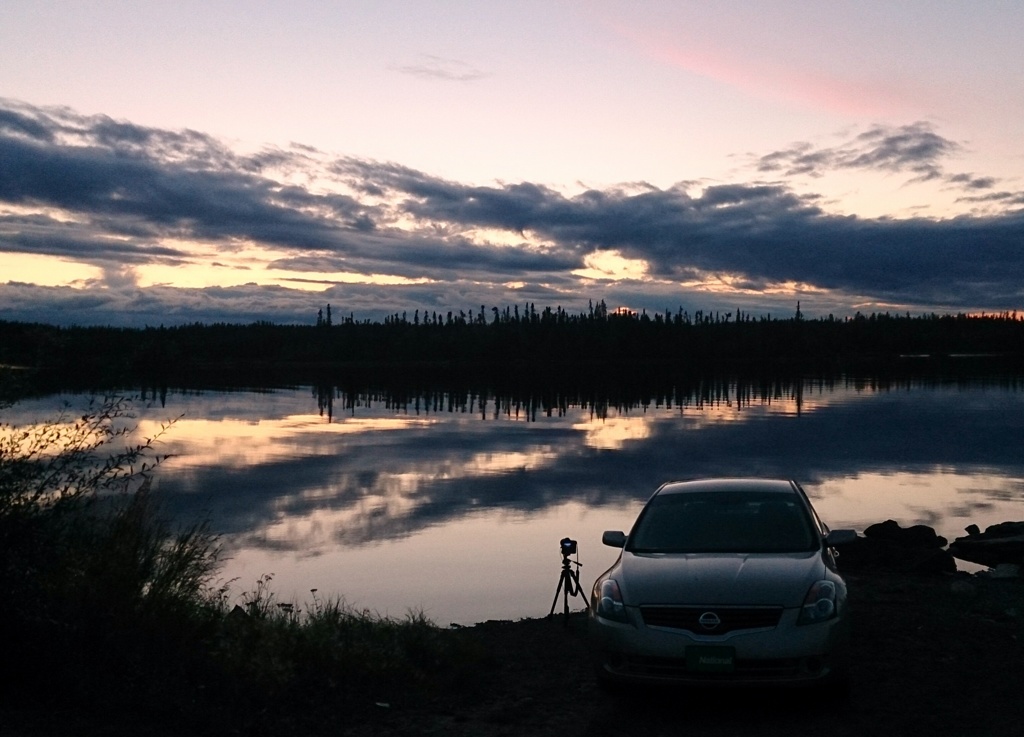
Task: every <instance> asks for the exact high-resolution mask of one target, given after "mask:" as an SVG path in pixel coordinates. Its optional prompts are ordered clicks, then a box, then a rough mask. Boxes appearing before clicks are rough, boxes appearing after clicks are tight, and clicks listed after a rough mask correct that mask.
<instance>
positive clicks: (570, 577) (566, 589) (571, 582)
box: [548, 550, 590, 627]
mask: <svg viewBox="0 0 1024 737" xmlns="http://www.w3.org/2000/svg"><path fill="white" fill-rule="evenodd" d="M582 565H583V564H582V563H580V562H579V561H574V560H569V554H568V553H566V552H565V551H564V550H563V551H562V574H561V575H560V576H559V577H558V588H556V589H555V598H554V599H553V600H552V602H551V611H550V612H548V619H551V618H552V617H553V616H554V615H555V604H557V603H558V594H559V592H561V593H562V611H563V616H564V625H565V626H566V627H568V626H569V597H570V596H579V597H581V598H582V599H583V606H584V607H585V608H586V610H587V611H588V612H589V611H590V604H588V603H587V595H586V594H585V593H584V592H583V587H582V586H580V567H581V566H582ZM571 566H576V570H575V571H574V570H573V569H572V568H571Z"/></svg>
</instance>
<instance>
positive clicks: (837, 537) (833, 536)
mask: <svg viewBox="0 0 1024 737" xmlns="http://www.w3.org/2000/svg"><path fill="white" fill-rule="evenodd" d="M854 542H857V531H856V530H830V531H829V533H828V534H827V535H825V544H826V545H827V546H828V547H830V548H833V547H835V546H836V545H849V544H850V543H854Z"/></svg>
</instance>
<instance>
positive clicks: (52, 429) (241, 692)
mask: <svg viewBox="0 0 1024 737" xmlns="http://www.w3.org/2000/svg"><path fill="white" fill-rule="evenodd" d="M131 417H132V415H131V402H130V401H128V400H126V399H122V398H114V399H107V400H105V401H102V402H99V403H96V404H94V405H92V406H91V407H90V409H89V410H88V411H87V412H85V413H84V414H82V415H79V416H75V417H73V418H72V417H70V416H69V415H68V413H65V414H62V415H60V416H59V417H58V418H56V419H55V420H53V421H51V422H48V423H45V424H42V425H39V426H36V427H31V428H27V429H25V428H18V427H14V426H11V425H9V424H0V595H2V596H3V600H4V602H5V605H4V606H3V607H0V632H2V633H4V635H5V636H6V638H7V644H6V647H5V648H4V657H3V658H0V678H3V679H4V681H5V682H6V683H12V684H15V687H16V688H15V689H14V690H9V691H7V692H5V695H6V696H8V697H11V696H20V697H25V696H28V697H32V698H35V699H39V698H51V699H57V700H59V701H60V702H61V703H62V705H65V706H75V707H77V708H89V709H94V710H98V711H99V713H101V714H102V716H101V717H100V718H101V719H109V718H111V715H120V716H118V718H126V717H125V716H124V715H130V714H134V715H136V716H137V717H141V718H142V719H151V720H152V719H158V720H159V721H160V722H162V723H165V724H166V723H174V724H178V725H180V726H183V727H186V728H187V729H188V730H189V732H191V733H198V732H221V733H222V732H224V731H225V730H228V731H232V732H237V731H246V732H250V733H270V732H274V733H276V734H280V733H282V732H292V731H301V732H303V734H311V733H317V732H321V731H323V730H324V729H329V728H330V729H335V730H337V729H343V728H344V727H345V726H347V725H349V724H351V723H352V722H353V721H359V720H364V719H366V718H368V717H369V715H370V714H372V713H373V712H374V710H375V709H376V710H379V709H380V707H379V706H376V705H377V704H379V703H382V702H387V703H389V704H390V703H401V702H409V701H415V700H418V699H421V698H423V697H424V696H428V695H431V694H437V693H439V692H441V691H442V690H443V689H445V688H446V687H450V686H451V685H452V684H453V683H455V682H457V681H458V682H466V681H467V680H468V679H469V678H470V677H471V676H469V675H468V674H469V673H470V671H471V666H473V665H474V664H475V663H476V662H478V658H477V656H476V654H475V653H473V652H471V651H470V650H467V646H466V644H465V643H464V642H463V641H461V640H457V639H456V638H455V637H454V633H452V632H448V631H445V630H441V629H438V628H437V627H435V626H434V625H433V624H432V623H430V622H429V621H428V620H427V619H425V618H424V617H423V616H422V615H416V614H411V615H410V616H409V617H407V618H406V619H404V620H395V619H391V618H382V617H379V616H376V615H374V614H371V613H369V612H366V611H356V610H353V609H352V608H350V607H348V606H347V605H346V604H345V602H344V600H342V599H328V600H322V599H320V598H318V597H317V596H316V592H315V591H314V592H313V602H312V604H311V605H310V606H308V607H305V608H303V607H300V606H299V605H297V604H287V603H281V602H278V601H277V600H276V598H275V596H274V594H273V592H272V591H271V590H270V582H271V579H272V576H270V575H266V576H263V577H262V578H260V579H259V580H258V582H257V584H256V588H255V590H254V591H252V592H249V593H247V594H243V595H242V597H241V605H236V606H235V607H234V608H231V604H230V603H229V594H228V591H229V590H228V587H227V585H224V586H221V587H220V588H214V587H213V585H212V584H211V581H212V580H213V577H214V574H215V572H216V570H217V565H218V556H219V553H220V548H219V545H218V541H217V538H216V537H215V536H214V535H213V534H212V533H211V532H210V530H209V527H208V526H207V524H206V523H203V522H201V523H197V524H194V525H191V526H187V527H185V528H182V529H180V530H177V531H173V530H172V529H171V528H170V527H169V526H168V525H167V523H166V522H165V521H163V520H162V519H161V518H160V516H159V514H158V511H159V510H158V505H157V504H156V502H155V500H154V499H153V496H152V494H151V492H150V485H149V480H150V474H151V473H152V471H153V469H154V468H155V467H156V466H157V465H158V464H160V463H161V462H162V461H163V460H164V458H163V457H160V456H158V455H156V454H155V453H154V444H155V441H156V438H150V439H146V440H144V441H143V442H141V443H139V444H136V445H128V446H125V447H124V448H123V449H120V450H113V451H111V450H110V449H111V448H113V447H114V446H115V445H116V444H117V443H118V442H120V441H123V440H124V439H125V438H126V437H128V434H129V431H130V421H131ZM165 429H166V426H165V427H164V428H161V433H162V432H163V431H164V430H165ZM15 633H16V634H15ZM12 635H13V636H12Z"/></svg>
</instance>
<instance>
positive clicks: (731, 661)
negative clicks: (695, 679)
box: [686, 645, 736, 673]
mask: <svg viewBox="0 0 1024 737" xmlns="http://www.w3.org/2000/svg"><path fill="white" fill-rule="evenodd" d="M735 665H736V651H735V649H733V648H731V647H718V646H715V645H691V646H690V647H688V648H686V669H687V670H689V671H695V672H698V673H732V670H733V668H734V667H735Z"/></svg>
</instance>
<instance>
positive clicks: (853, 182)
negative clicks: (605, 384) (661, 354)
mask: <svg viewBox="0 0 1024 737" xmlns="http://www.w3.org/2000/svg"><path fill="white" fill-rule="evenodd" d="M1021 48H1024V4H1021V3H1018V2H1015V1H1014V2H1010V1H1000V0H986V1H985V2H973V1H972V2H967V1H966V0H965V1H962V2H954V1H952V0H927V1H924V0H906V1H905V2H902V3H896V4H893V3H888V2H886V3H882V2H873V1H870V0H860V2H843V1H835V2H820V1H818V2H797V1H794V0H772V1H771V2H762V1H761V0H743V1H740V0H717V1H716V2H714V3H710V2H686V1H685V0H650V1H647V2H644V1H642V0H641V1H638V0H630V1H629V2H625V1H619V0H593V1H591V2H582V1H576V0H544V1H543V2H540V1H537V2H534V1H533V0H517V2H514V3H513V2H507V3H505V2H493V3H480V2H472V1H465V2H463V1H461V0H451V1H447V2H441V1H437V2H433V1H431V0H415V1H411V0H410V1H398V0H394V1H391V2H389V1H388V0H373V1H371V2H363V1H362V0H349V1H347V2H330V1H328V0H319V1H315V0H291V1H290V2H287V3H285V2H271V1H269V0H264V1H263V2H258V1H256V0H249V1H247V2H243V1H242V0H222V1H219V2H218V1H216V0H205V1H192V0H175V2H164V1H163V0H153V1H151V2H147V3H136V2H127V1H125V2H122V1H120V0H107V1H102V0H97V1H95V2H75V1H71V0H63V1H61V2H51V1H47V0H5V2H4V3H2V4H0V320H28V321H38V322H47V323H54V324H61V325H72V324H76V325H119V326H144V325H152V326H155V325H175V324H184V323H193V322H235V323H249V322H253V321H257V320H269V321H273V322H280V323H307V324H312V323H314V322H315V321H316V316H317V313H318V310H320V309H323V308H325V307H326V305H328V304H330V305H331V307H332V311H333V314H334V315H344V316H349V315H352V316H354V317H355V318H356V319H358V320H363V319H373V320H379V319H383V317H385V316H387V315H390V314H394V313H401V312H406V311H408V312H409V313H410V314H411V313H412V312H413V311H414V310H420V311H421V312H422V311H427V312H428V313H429V312H433V311H436V312H437V313H439V314H442V315H444V314H446V313H447V312H448V311H454V312H456V313H458V312H459V311H460V310H465V311H467V312H469V311H474V312H476V311H479V308H480V306H481V305H486V306H487V308H488V312H489V311H490V307H492V306H497V307H499V308H504V307H506V306H512V305H525V304H528V303H533V304H535V305H536V306H537V309H541V308H542V307H545V306H551V307H555V306H561V307H563V308H564V309H566V310H569V311H570V312H580V311H585V310H586V309H587V306H588V302H589V301H591V300H592V301H594V302H597V301H599V300H605V302H606V305H607V306H608V308H609V309H615V308H618V307H626V308H629V309H631V310H636V311H642V310H646V311H647V312H660V311H664V310H670V311H672V312H675V311H676V310H677V309H680V308H682V309H684V310H687V311H689V312H691V313H693V312H695V311H697V310H702V311H704V312H705V313H709V312H715V311H720V312H722V313H731V312H735V311H736V310H742V311H743V312H744V313H746V314H752V315H770V316H773V317H788V316H791V315H793V314H794V313H795V310H796V305H797V303H798V302H799V303H800V306H801V311H802V312H803V314H804V315H805V316H806V317H809V318H816V317H825V316H828V315H830V314H831V315H835V316H836V317H844V316H852V315H854V314H856V313H857V312H861V313H863V314H870V313H872V312H890V313H893V312H895V313H900V314H903V313H906V312H909V313H911V314H912V315H919V314H930V313H938V314H947V313H960V312H969V313H980V312H988V313H992V312H1013V311H1015V310H1024V144H1022V142H1024V65H1022V64H1021V63H1020V60H1021V52H1020V49H1021Z"/></svg>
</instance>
